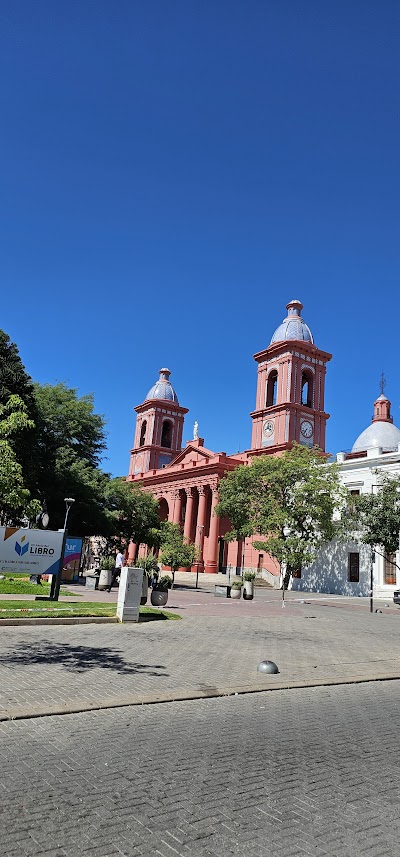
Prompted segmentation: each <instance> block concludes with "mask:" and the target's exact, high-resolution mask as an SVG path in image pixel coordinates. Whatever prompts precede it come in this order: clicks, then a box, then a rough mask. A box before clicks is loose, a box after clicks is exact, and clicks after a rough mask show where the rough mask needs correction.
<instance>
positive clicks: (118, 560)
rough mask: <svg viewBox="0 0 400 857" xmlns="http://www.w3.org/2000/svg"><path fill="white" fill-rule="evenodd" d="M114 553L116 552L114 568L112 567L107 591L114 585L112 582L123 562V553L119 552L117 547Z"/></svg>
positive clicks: (119, 571) (119, 572) (118, 573)
mask: <svg viewBox="0 0 400 857" xmlns="http://www.w3.org/2000/svg"><path fill="white" fill-rule="evenodd" d="M115 554H116V556H115V568H114V571H113V572H112V576H111V583H110V585H109V587H108V589H107V592H111V587H112V586H114V583H115V581H116V579H117V577H118V575H120V574H121V568H122V566H123V564H124V555H123V553H121V551H120V549H119V548H116V549H115Z"/></svg>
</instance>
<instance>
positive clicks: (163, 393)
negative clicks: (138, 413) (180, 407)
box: [146, 369, 179, 404]
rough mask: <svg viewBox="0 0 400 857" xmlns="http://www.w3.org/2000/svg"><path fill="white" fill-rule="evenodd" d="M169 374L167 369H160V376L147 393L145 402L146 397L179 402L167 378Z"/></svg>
mask: <svg viewBox="0 0 400 857" xmlns="http://www.w3.org/2000/svg"><path fill="white" fill-rule="evenodd" d="M170 374H171V372H170V370H169V369H160V377H159V379H158V381H156V383H155V384H154V385H153V387H151V389H150V390H149V392H148V393H147V396H146V402H147V401H148V399H162V400H163V401H166V402H176V403H177V404H179V402H178V396H177V395H176V393H175V390H174V388H173V386H172V384H171V382H170V380H169V376H170Z"/></svg>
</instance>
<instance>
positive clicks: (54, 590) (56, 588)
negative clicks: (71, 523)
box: [50, 529, 68, 601]
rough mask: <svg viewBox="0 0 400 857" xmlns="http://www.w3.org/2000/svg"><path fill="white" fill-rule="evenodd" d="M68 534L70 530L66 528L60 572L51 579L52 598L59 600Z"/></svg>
mask: <svg viewBox="0 0 400 857" xmlns="http://www.w3.org/2000/svg"><path fill="white" fill-rule="evenodd" d="M67 535H68V530H66V529H64V535H63V540H62V548H61V557H60V567H59V570H58V574H53V577H52V579H51V589H50V598H51V600H52V601H58V596H59V594H60V586H61V577H62V571H63V562H64V554H65V545H66V543H67ZM53 583H54V586H53Z"/></svg>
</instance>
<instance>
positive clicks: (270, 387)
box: [265, 369, 278, 408]
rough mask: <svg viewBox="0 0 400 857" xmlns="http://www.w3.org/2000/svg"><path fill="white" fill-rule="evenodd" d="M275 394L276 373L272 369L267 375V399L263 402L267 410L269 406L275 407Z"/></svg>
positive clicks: (276, 387) (276, 384)
mask: <svg viewBox="0 0 400 857" xmlns="http://www.w3.org/2000/svg"><path fill="white" fill-rule="evenodd" d="M277 394H278V372H277V370H276V369H273V370H272V372H270V373H269V375H268V380H267V398H266V402H265V404H266V406H267V408H269V407H271V405H276V398H277Z"/></svg>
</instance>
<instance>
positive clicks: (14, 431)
mask: <svg viewBox="0 0 400 857" xmlns="http://www.w3.org/2000/svg"><path fill="white" fill-rule="evenodd" d="M31 428H33V422H32V420H30V419H29V417H28V415H27V409H26V407H25V404H24V402H23V401H22V399H21V398H20V397H19V396H17V395H11V396H9V398H8V400H7V401H6V403H5V404H2V405H0V524H1V526H6V525H9V524H14V525H18V524H20V523H21V522H22V521H23V520H24V519H28V521H29V520H31V519H33V518H35V517H36V515H37V513H38V512H39V510H40V504H39V503H38V501H36V500H32V499H31V496H30V492H29V490H28V489H27V488H26V485H25V483H24V477H23V472H22V467H21V465H20V464H19V462H18V460H17V456H16V453H15V452H14V448H13V445H12V444H13V442H14V441H15V439H16V438H18V437H19V436H20V435H21V433H22V432H24V431H25V430H26V429H31Z"/></svg>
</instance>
